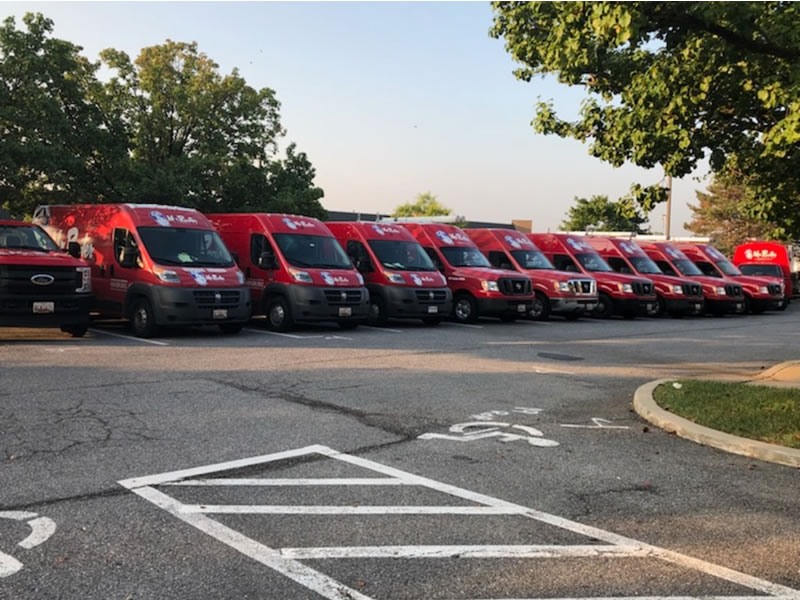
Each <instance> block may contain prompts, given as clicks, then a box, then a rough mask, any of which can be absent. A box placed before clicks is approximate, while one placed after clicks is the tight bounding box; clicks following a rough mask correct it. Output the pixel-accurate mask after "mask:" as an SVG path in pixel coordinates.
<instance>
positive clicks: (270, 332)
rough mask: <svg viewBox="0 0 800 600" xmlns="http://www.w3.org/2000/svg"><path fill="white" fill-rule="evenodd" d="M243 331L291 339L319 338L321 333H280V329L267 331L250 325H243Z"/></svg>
mask: <svg viewBox="0 0 800 600" xmlns="http://www.w3.org/2000/svg"><path fill="white" fill-rule="evenodd" d="M244 330H245V331H252V332H253V333H262V334H264V335H277V336H278V337H285V338H291V339H293V340H314V339H319V338H321V337H322V336H321V335H295V334H293V333H281V332H280V331H267V330H266V329H253V328H252V327H245V328H244Z"/></svg>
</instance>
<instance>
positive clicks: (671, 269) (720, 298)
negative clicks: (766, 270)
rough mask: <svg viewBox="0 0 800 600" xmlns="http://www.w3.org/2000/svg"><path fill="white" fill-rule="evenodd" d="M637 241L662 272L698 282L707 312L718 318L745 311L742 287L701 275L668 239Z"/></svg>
mask: <svg viewBox="0 0 800 600" xmlns="http://www.w3.org/2000/svg"><path fill="white" fill-rule="evenodd" d="M637 243H638V245H639V247H640V248H641V249H642V250H644V252H645V254H647V256H649V257H650V258H651V259H652V260H653V262H655V263H656V265H657V266H658V268H659V269H661V271H662V272H664V273H665V274H667V275H673V276H675V277H688V278H690V279H691V280H692V281H697V282H698V283H699V284H700V285H701V286H702V287H703V297H704V300H705V309H706V311H708V312H710V313H711V314H713V315H716V316H718V317H719V316H722V315H725V314H728V313H741V312H743V311H744V295H742V286H741V285H739V284H738V283H736V282H735V281H733V280H731V279H722V280H720V279H719V278H715V277H707V276H705V275H703V272H702V271H701V270H700V269H698V268H697V265H695V264H694V263H693V262H692V261H691V260H689V259H688V258H687V256H686V255H685V254H684V253H683V252H681V250H680V249H678V247H677V246H676V245H675V244H673V243H671V242H654V241H649V240H648V241H644V240H638V242H637Z"/></svg>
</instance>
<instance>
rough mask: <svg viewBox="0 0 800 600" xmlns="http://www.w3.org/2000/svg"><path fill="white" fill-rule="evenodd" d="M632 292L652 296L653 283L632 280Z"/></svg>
mask: <svg viewBox="0 0 800 600" xmlns="http://www.w3.org/2000/svg"><path fill="white" fill-rule="evenodd" d="M633 293H634V294H636V295H637V296H652V295H653V284H652V283H644V282H643V281H634V282H633Z"/></svg>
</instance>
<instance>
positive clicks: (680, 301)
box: [586, 236, 703, 316]
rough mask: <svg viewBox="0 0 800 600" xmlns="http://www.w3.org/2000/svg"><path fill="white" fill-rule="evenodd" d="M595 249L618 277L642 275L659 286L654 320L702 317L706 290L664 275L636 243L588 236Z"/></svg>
mask: <svg viewBox="0 0 800 600" xmlns="http://www.w3.org/2000/svg"><path fill="white" fill-rule="evenodd" d="M586 241H588V242H589V243H590V244H591V245H592V247H593V248H594V249H595V250H597V252H598V253H599V254H600V256H602V257H603V258H604V259H605V261H606V262H607V263H608V265H609V266H610V267H611V268H612V269H614V270H615V271H616V272H617V273H626V274H628V275H643V276H645V277H647V278H648V279H651V280H652V281H653V283H654V284H655V286H656V298H657V306H656V310H655V311H654V312H653V313H652V316H661V315H664V314H667V313H669V314H671V315H675V316H683V315H686V314H692V315H701V314H703V288H702V286H701V285H700V284H699V283H698V282H696V281H691V280H689V279H684V278H681V277H676V276H672V275H665V274H664V273H663V271H661V269H659V268H658V265H656V263H654V262H653V261H652V260H651V259H650V257H648V256H647V254H645V253H644V250H642V249H641V248H640V247H639V245H638V244H637V243H636V242H634V241H633V240H629V239H627V240H626V239H622V238H604V237H594V236H589V237H587V238H586Z"/></svg>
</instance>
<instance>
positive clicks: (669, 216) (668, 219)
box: [664, 175, 672, 239]
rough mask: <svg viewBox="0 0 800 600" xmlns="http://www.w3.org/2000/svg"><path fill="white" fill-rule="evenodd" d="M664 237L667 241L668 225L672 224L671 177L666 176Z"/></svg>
mask: <svg viewBox="0 0 800 600" xmlns="http://www.w3.org/2000/svg"><path fill="white" fill-rule="evenodd" d="M665 216H666V226H665V227H664V235H665V236H666V238H667V239H669V234H670V231H669V230H670V225H671V223H672V175H667V214H666V215H665Z"/></svg>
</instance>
